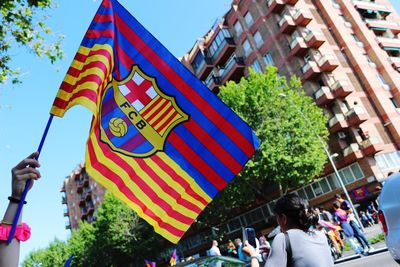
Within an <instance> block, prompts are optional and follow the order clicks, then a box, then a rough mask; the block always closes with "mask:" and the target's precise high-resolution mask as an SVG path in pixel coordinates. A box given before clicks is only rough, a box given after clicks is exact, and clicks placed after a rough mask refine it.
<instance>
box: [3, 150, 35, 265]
mask: <svg viewBox="0 0 400 267" xmlns="http://www.w3.org/2000/svg"><path fill="white" fill-rule="evenodd" d="M37 156H38V152H34V153H32V154H31V155H29V156H28V157H27V158H26V159H24V160H23V161H21V162H20V163H18V164H17V166H15V167H14V168H13V169H12V170H11V177H12V178H11V196H10V197H9V198H8V200H9V203H8V207H7V210H6V212H5V213H4V216H3V220H2V222H1V224H0V267H17V266H18V262H19V251H20V241H26V240H28V239H29V237H30V233H31V232H30V228H29V226H28V225H26V224H24V223H22V224H21V219H22V213H21V215H20V217H19V218H18V226H17V229H16V232H15V235H14V238H13V240H12V242H11V243H10V244H9V245H8V244H7V239H8V235H9V234H10V230H11V225H12V221H13V220H14V217H15V215H16V212H17V209H18V204H19V202H21V198H22V193H23V191H24V188H25V184H26V181H27V180H28V179H32V182H31V188H32V185H33V183H34V181H36V180H38V179H39V178H40V172H39V171H38V170H37V168H39V167H40V164H39V162H38V161H37V160H36V159H35V158H36V157H37ZM29 189H30V188H29ZM24 204H26V203H24Z"/></svg>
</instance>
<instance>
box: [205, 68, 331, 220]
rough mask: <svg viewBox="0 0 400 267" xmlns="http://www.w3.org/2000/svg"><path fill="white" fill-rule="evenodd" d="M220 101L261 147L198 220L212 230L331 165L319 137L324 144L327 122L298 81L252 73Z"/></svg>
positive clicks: (271, 70)
mask: <svg viewBox="0 0 400 267" xmlns="http://www.w3.org/2000/svg"><path fill="white" fill-rule="evenodd" d="M280 94H283V95H286V97H284V98H282V97H281V96H282V95H281V96H280ZM219 96H220V97H221V99H222V100H223V101H224V102H225V103H226V104H227V105H228V106H230V107H231V108H232V109H233V110H234V111H235V112H236V113H237V114H238V115H239V116H240V117H242V118H243V119H244V120H245V121H246V122H247V123H248V124H249V125H250V126H251V128H252V129H253V130H254V131H255V133H256V135H257V137H258V138H259V139H260V142H261V145H260V147H259V149H258V151H257V152H256V154H255V155H254V157H253V158H252V159H251V160H250V161H249V162H248V163H247V165H246V167H245V168H244V170H243V171H242V172H241V173H240V174H239V175H238V177H237V178H235V180H234V181H233V182H232V183H231V184H230V185H228V186H227V188H225V189H224V190H223V191H222V192H221V193H220V194H219V195H218V196H217V197H216V198H215V199H214V201H213V202H212V203H211V204H210V205H209V206H208V207H207V209H206V210H205V212H203V214H202V215H201V217H200V220H204V221H208V222H209V223H210V224H211V221H210V220H213V219H214V221H217V220H219V221H220V220H223V219H224V217H227V216H228V214H230V213H231V211H232V209H235V208H246V207H248V206H249V205H254V204H255V203H256V202H255V200H261V201H266V200H268V196H269V195H270V193H271V191H268V190H271V186H275V190H276V189H278V190H279V189H280V190H281V192H285V191H286V190H288V189H289V188H295V187H298V186H301V185H305V184H307V183H309V182H310V181H311V180H312V179H313V178H315V177H316V176H318V175H319V174H320V173H321V171H322V169H323V167H324V164H325V163H326V160H327V156H326V154H325V153H324V149H323V147H322V145H321V142H320V140H318V138H317V136H316V134H317V135H319V136H320V137H321V138H322V140H324V142H326V140H327V137H328V131H327V128H326V125H327V117H326V116H324V114H323V112H322V110H321V109H320V108H318V107H317V106H316V105H315V103H314V102H313V100H312V98H310V97H308V96H306V95H305V93H304V91H303V89H302V85H301V82H300V80H299V79H298V78H297V77H292V78H291V79H290V81H289V82H288V81H287V80H286V78H285V77H282V76H279V75H278V73H277V69H276V68H275V67H272V66H269V67H268V68H267V69H266V70H265V73H255V72H254V71H251V72H250V75H249V76H248V77H247V78H243V79H242V80H241V81H240V82H239V83H234V82H228V83H227V85H226V86H224V87H222V88H221V92H220V94H219ZM302 114H303V115H304V117H305V118H304V117H303V115H302ZM310 124H312V125H310Z"/></svg>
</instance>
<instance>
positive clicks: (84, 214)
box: [81, 207, 88, 218]
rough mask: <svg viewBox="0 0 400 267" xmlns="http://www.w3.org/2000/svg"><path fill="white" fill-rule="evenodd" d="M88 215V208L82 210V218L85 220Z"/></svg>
mask: <svg viewBox="0 0 400 267" xmlns="http://www.w3.org/2000/svg"><path fill="white" fill-rule="evenodd" d="M87 214H88V210H87V208H86V207H83V208H81V217H82V218H84V217H86V216H87Z"/></svg>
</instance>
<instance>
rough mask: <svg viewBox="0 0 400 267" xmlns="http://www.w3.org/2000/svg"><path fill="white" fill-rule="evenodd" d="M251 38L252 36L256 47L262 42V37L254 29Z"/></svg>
mask: <svg viewBox="0 0 400 267" xmlns="http://www.w3.org/2000/svg"><path fill="white" fill-rule="evenodd" d="M253 38H254V41H255V42H256V45H257V48H259V47H260V46H261V45H262V44H263V39H262V37H261V34H260V32H259V31H256V33H255V34H254V36H253Z"/></svg>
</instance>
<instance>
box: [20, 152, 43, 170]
mask: <svg viewBox="0 0 400 267" xmlns="http://www.w3.org/2000/svg"><path fill="white" fill-rule="evenodd" d="M38 155H39V153H38V152H37V151H36V152H33V153H32V154H30V155H29V156H28V157H27V158H26V159H24V160H22V161H21V162H20V163H18V164H17V166H15V167H14V170H20V169H24V168H26V166H31V167H34V168H38V167H40V164H39V162H38V161H37V160H36V159H35V158H36V157H37V156H38Z"/></svg>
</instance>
